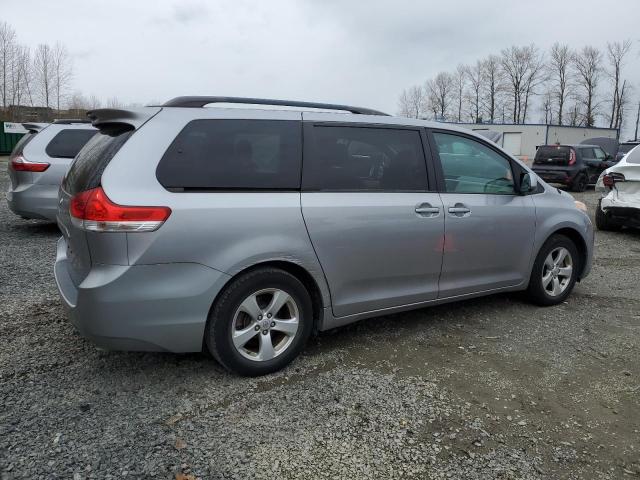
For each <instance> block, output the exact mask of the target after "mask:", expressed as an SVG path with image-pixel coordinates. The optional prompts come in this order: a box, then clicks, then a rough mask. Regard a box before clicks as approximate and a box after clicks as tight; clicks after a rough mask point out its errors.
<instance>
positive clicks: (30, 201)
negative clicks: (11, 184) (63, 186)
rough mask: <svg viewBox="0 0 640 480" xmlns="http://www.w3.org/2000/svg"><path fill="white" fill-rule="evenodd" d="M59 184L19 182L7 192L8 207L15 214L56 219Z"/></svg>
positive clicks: (42, 218)
mask: <svg viewBox="0 0 640 480" xmlns="http://www.w3.org/2000/svg"><path fill="white" fill-rule="evenodd" d="M59 188H60V185H41V184H39V183H26V184H20V185H19V186H18V187H17V188H15V189H11V190H9V191H8V192H7V203H8V204H9V209H10V210H11V211H12V212H13V213H15V214H16V215H20V216H21V217H26V218H37V219H39V220H50V221H52V222H55V221H56V213H57V211H58V189H59Z"/></svg>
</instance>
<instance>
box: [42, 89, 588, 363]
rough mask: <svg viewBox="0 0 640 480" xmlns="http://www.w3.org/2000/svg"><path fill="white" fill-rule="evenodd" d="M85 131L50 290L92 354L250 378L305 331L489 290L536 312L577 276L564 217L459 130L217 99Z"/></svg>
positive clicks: (124, 115)
mask: <svg viewBox="0 0 640 480" xmlns="http://www.w3.org/2000/svg"><path fill="white" fill-rule="evenodd" d="M216 104H218V106H217V107H215V108H203V107H205V106H207V105H216ZM222 104H224V105H226V107H225V108H221V105H222ZM229 104H244V105H242V108H238V107H239V105H229ZM263 105H264V106H263ZM266 105H270V106H271V109H265V108H266V107H265V106H266ZM274 106H275V107H278V106H285V107H287V109H283V110H277V109H274V108H273V107H274ZM292 107H293V108H297V109H298V110H293V109H292ZM88 115H89V117H90V119H91V120H92V123H93V125H94V126H95V127H96V128H97V129H98V130H99V133H98V134H97V135H95V136H94V137H93V138H92V139H91V140H90V141H89V142H88V143H87V145H86V146H85V147H84V148H83V149H82V150H81V151H80V153H79V154H78V156H77V157H76V160H75V161H74V163H73V164H72V166H71V168H70V170H69V172H68V174H67V175H66V177H65V178H64V180H63V182H62V186H61V189H60V194H59V201H58V213H57V220H58V224H59V226H60V229H61V231H62V233H63V237H62V238H61V239H60V240H59V242H58V247H57V259H56V264H55V277H56V281H57V284H58V288H59V290H60V294H61V297H62V300H63V302H64V303H65V305H66V307H67V308H68V310H69V312H70V317H71V321H72V323H73V324H74V325H75V327H76V328H77V329H78V330H79V332H80V333H81V334H82V335H84V336H85V337H87V338H89V339H91V340H93V341H94V342H95V343H97V344H98V345H100V346H102V347H106V348H110V349H121V350H156V351H170V352H195V351H201V350H203V349H208V350H209V351H210V352H211V353H212V354H213V355H214V356H215V358H216V359H217V360H218V361H219V362H220V363H221V364H222V365H223V366H224V367H226V368H228V369H229V370H232V371H234V372H236V373H238V374H241V375H261V374H265V373H269V372H273V371H275V370H278V369H280V368H282V367H284V366H285V365H287V364H288V363H289V362H291V361H292V360H293V359H294V358H295V357H296V356H297V355H298V354H299V353H300V351H301V349H302V348H303V347H304V345H305V342H306V341H307V339H308V338H309V336H310V335H311V334H312V333H313V332H316V331H322V330H327V329H331V328H335V327H338V326H341V325H346V324H348V323H351V322H354V321H356V320H359V319H363V318H367V317H374V316H379V315H385V314H389V313H393V312H399V311H403V310H409V309H415V308H422V307H425V306H428V305H435V304H439V303H445V302H452V301H455V300H462V299H466V298H470V297H475V296H480V295H488V294H492V293H497V292H508V291H518V290H522V291H526V292H527V294H528V297H529V298H530V299H531V300H532V301H533V302H535V303H537V304H539V305H555V304H558V303H560V302H562V301H564V300H565V299H566V298H567V296H568V295H569V294H570V292H571V290H572V289H573V287H574V284H575V282H576V281H579V280H580V279H582V278H584V277H585V276H586V275H587V274H588V273H589V270H590V266H591V256H592V248H593V227H592V225H591V221H590V220H589V217H588V216H587V213H586V207H585V206H584V204H582V203H581V202H575V201H574V199H573V198H572V197H571V196H570V195H569V194H568V193H565V192H562V191H560V190H558V189H556V188H552V187H550V186H548V185H547V184H545V183H544V182H543V181H541V180H539V179H538V178H537V177H536V175H535V174H534V173H533V172H532V171H531V170H530V169H528V168H527V167H526V166H525V165H523V164H522V163H520V162H519V161H518V160H516V159H515V158H513V157H511V156H510V155H509V154H507V153H505V152H504V151H503V150H501V149H500V148H499V147H497V146H496V145H495V144H493V143H491V142H489V141H488V140H486V139H484V138H483V137H481V136H478V135H476V134H474V133H473V132H471V131H469V130H463V129H460V128H456V127H453V126H450V125H445V124H440V123H431V122H427V121H422V120H414V119H407V118H398V117H392V116H387V115H385V114H382V113H380V112H376V111H374V110H369V109H364V108H356V107H349V106H343V105H328V104H316V103H307V102H286V101H281V100H261V99H239V98H229V97H179V98H175V99H173V100H171V101H169V102H167V103H165V104H164V105H161V106H154V107H145V108H140V109H131V110H118V109H99V110H94V111H92V112H89V114H88ZM532 321H535V320H532Z"/></svg>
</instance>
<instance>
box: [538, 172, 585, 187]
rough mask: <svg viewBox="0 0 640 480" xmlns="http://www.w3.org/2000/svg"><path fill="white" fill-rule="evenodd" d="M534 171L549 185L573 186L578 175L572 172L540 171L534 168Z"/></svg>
mask: <svg viewBox="0 0 640 480" xmlns="http://www.w3.org/2000/svg"><path fill="white" fill-rule="evenodd" d="M533 171H534V172H535V174H536V175H538V176H539V177H540V178H542V180H544V181H545V182H547V183H560V184H562V185H569V184H571V182H573V180H574V177H575V174H576V172H574V171H571V170H544V169H540V170H539V169H536V168H534V169H533Z"/></svg>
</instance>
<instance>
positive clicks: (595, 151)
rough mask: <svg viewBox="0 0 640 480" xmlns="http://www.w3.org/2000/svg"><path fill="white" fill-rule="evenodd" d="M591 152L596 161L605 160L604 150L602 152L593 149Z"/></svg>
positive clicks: (598, 149)
mask: <svg viewBox="0 0 640 480" xmlns="http://www.w3.org/2000/svg"><path fill="white" fill-rule="evenodd" d="M593 152H594V153H595V155H596V158H597V159H598V160H605V159H606V158H607V154H606V152H605V151H604V150H602V149H601V148H594V149H593Z"/></svg>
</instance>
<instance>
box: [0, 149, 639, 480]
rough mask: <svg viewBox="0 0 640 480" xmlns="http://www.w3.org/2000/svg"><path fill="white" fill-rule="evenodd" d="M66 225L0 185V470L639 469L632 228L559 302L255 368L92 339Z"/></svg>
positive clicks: (326, 339) (344, 342) (581, 472)
mask: <svg viewBox="0 0 640 480" xmlns="http://www.w3.org/2000/svg"><path fill="white" fill-rule="evenodd" d="M6 169H7V167H6V157H5V158H3V159H1V160H0V191H2V192H4V191H6V190H7V187H8V178H7V174H6ZM577 197H578V198H580V199H582V200H584V201H586V202H587V203H588V205H589V207H590V209H591V210H592V211H593V208H594V207H595V201H596V198H597V196H596V194H595V193H594V192H593V191H589V192H587V193H585V194H578V195H577ZM58 236H59V234H58V231H57V229H56V227H55V226H53V225H47V224H44V223H41V222H36V221H25V220H22V219H20V218H18V217H16V216H14V215H12V214H11V213H10V212H9V211H8V209H7V206H6V202H5V201H4V198H2V202H1V203H0V246H1V247H0V248H1V250H0V266H1V267H2V269H1V271H0V275H1V276H0V285H1V286H2V287H1V288H0V302H1V303H0V478H1V479H2V480H5V479H13V478H16V479H17V478H30V479H32V478H73V479H74V480H75V479H81V478H100V479H103V478H122V477H133V478H151V477H153V478H160V479H165V478H166V479H175V478H178V479H182V480H187V479H195V478H203V479H205V478H206V479H209V478H239V479H245V478H287V479H288V478H331V479H334V478H345V479H354V478H412V477H413V478H453V479H462V478H465V479H487V478H500V479H517V478H518V479H520V478H521V479H529V478H576V479H577V478H580V479H582V478H597V479H613V478H616V479H618V478H637V477H639V476H640V233H639V232H632V231H626V232H623V233H600V232H598V234H597V237H596V259H595V265H594V268H593V271H592V273H591V276H590V277H588V278H587V279H586V280H585V281H584V282H582V283H581V284H579V285H578V286H577V288H576V289H575V291H574V294H573V295H572V296H571V297H570V298H569V301H568V302H567V303H565V304H563V305H561V306H558V307H553V308H547V309H541V308H536V307H533V306H531V305H528V304H527V303H525V302H524V301H523V300H521V299H520V298H519V297H518V296H517V295H498V296H493V297H489V298H484V299H478V300H470V301H466V302H463V303H459V304H454V305H447V306H440V307H434V308H430V309H423V310H419V311H415V312H411V313H406V314H398V315H391V316H387V317H381V318H378V319H371V320H368V321H363V322H360V323H358V324H355V325H352V326H349V327H346V328H342V329H339V330H337V331H332V332H326V333H323V334H321V335H320V336H319V337H317V338H315V339H313V340H312V341H311V342H310V344H309V346H308V347H307V348H306V350H305V352H304V354H303V356H302V357H301V358H300V359H299V360H298V361H296V362H295V363H294V364H293V365H292V366H291V367H289V368H288V369H286V370H284V371H283V372H280V373H278V374H275V375H271V376H269V377H262V378H258V379H246V378H237V377H234V376H231V375H229V374H227V373H226V372H224V371H223V370H222V369H221V367H219V366H218V365H217V364H216V362H215V361H214V360H212V359H211V358H210V357H208V356H206V355H204V354H197V355H170V354H141V353H121V352H105V351H99V350H97V349H96V348H94V347H93V345H91V344H90V343H88V342H87V341H85V340H83V339H82V338H81V337H79V336H78V335H77V334H76V333H75V331H74V330H73V328H72V326H71V325H70V324H69V323H68V322H67V320H66V317H65V313H64V311H63V308H62V306H61V304H60V302H59V300H58V296H57V290H56V287H55V282H54V279H53V273H52V264H53V260H54V245H55V241H56V239H57V238H58Z"/></svg>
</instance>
